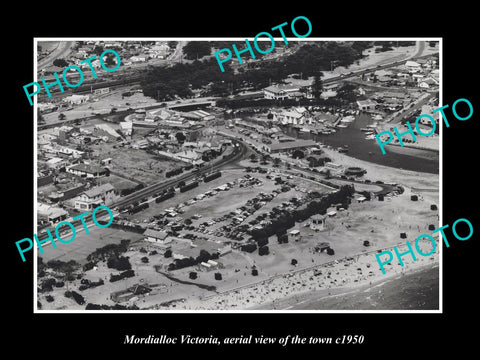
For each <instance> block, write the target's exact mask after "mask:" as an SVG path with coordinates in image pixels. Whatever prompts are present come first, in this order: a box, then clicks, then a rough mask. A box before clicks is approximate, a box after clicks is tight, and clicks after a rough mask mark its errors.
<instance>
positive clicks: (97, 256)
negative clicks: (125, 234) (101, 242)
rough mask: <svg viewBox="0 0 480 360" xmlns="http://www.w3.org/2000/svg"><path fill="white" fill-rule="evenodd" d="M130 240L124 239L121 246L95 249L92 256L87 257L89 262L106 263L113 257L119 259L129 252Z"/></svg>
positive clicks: (111, 245) (109, 245)
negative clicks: (105, 261)
mask: <svg viewBox="0 0 480 360" xmlns="http://www.w3.org/2000/svg"><path fill="white" fill-rule="evenodd" d="M129 244H130V240H128V239H124V240H121V241H120V244H108V245H105V246H103V247H101V248H97V249H95V251H94V252H92V253H91V254H90V255H88V256H87V260H88V261H104V260H107V259H110V258H111V257H112V256H113V257H118V256H120V254H122V253H124V252H126V251H127V250H128V245H129Z"/></svg>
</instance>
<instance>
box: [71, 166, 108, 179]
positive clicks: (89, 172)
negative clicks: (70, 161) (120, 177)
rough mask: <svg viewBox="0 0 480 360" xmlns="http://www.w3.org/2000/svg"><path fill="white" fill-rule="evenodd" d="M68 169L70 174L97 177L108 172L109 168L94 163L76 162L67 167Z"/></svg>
mask: <svg viewBox="0 0 480 360" xmlns="http://www.w3.org/2000/svg"><path fill="white" fill-rule="evenodd" d="M66 171H67V172H68V173H70V174H73V175H77V176H82V177H86V178H97V177H100V176H104V175H106V174H107V172H108V170H107V169H105V168H103V167H101V166H98V165H93V164H90V165H88V164H83V163H80V164H76V165H73V166H70V167H67V169H66Z"/></svg>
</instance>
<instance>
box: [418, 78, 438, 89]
mask: <svg viewBox="0 0 480 360" xmlns="http://www.w3.org/2000/svg"><path fill="white" fill-rule="evenodd" d="M437 85H438V81H437V80H435V79H434V78H427V79H425V80H423V81H421V82H420V83H419V84H418V87H420V88H422V89H429V88H431V87H435V86H437Z"/></svg>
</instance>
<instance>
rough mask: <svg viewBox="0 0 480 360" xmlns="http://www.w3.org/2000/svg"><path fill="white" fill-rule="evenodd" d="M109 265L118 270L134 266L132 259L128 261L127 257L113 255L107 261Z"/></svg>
mask: <svg viewBox="0 0 480 360" xmlns="http://www.w3.org/2000/svg"><path fill="white" fill-rule="evenodd" d="M107 267H108V268H110V269H116V270H119V271H122V270H130V269H131V268H132V265H131V264H130V261H128V258H127V257H124V256H120V257H116V256H112V257H111V258H110V259H108V261H107Z"/></svg>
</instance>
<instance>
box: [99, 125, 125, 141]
mask: <svg viewBox="0 0 480 360" xmlns="http://www.w3.org/2000/svg"><path fill="white" fill-rule="evenodd" d="M93 133H94V134H95V135H97V136H106V137H107V138H108V139H109V140H113V141H117V140H119V139H121V138H122V136H121V135H120V134H119V133H118V132H117V131H116V130H114V129H113V128H112V127H110V125H108V124H97V125H95V127H94V128H93Z"/></svg>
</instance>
